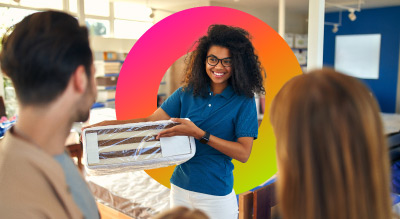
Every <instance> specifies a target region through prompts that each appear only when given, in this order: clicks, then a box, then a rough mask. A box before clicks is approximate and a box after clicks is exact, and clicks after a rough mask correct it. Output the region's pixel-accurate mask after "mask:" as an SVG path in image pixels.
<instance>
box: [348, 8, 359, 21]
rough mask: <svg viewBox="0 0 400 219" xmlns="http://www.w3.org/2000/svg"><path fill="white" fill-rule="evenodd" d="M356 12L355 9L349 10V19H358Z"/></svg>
mask: <svg viewBox="0 0 400 219" xmlns="http://www.w3.org/2000/svg"><path fill="white" fill-rule="evenodd" d="M354 12H355V11H354V9H349V19H350V20H351V21H355V20H356V19H357V16H356V14H355V13H354Z"/></svg>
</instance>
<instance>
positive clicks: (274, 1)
mask: <svg viewBox="0 0 400 219" xmlns="http://www.w3.org/2000/svg"><path fill="white" fill-rule="evenodd" d="M125 1H135V2H145V3H146V4H148V5H150V6H151V7H154V8H159V9H166V10H174V9H175V10H174V11H179V10H182V9H185V6H187V5H196V6H203V5H205V2H208V1H206V0H125ZM358 1H359V0H327V1H326V2H327V3H333V4H339V5H343V6H347V7H353V8H354V7H357V3H358ZM308 2H309V1H308V0H286V3H285V4H286V8H287V9H288V10H290V11H296V12H299V13H308ZM361 2H362V4H361V10H362V9H366V8H379V7H389V6H400V0H361ZM227 4H229V5H232V6H236V7H235V8H239V7H246V8H250V7H254V8H262V7H266V8H277V7H278V4H279V0H211V5H214V6H218V5H227ZM326 10H327V11H338V10H340V9H339V8H337V7H330V6H328V4H326Z"/></svg>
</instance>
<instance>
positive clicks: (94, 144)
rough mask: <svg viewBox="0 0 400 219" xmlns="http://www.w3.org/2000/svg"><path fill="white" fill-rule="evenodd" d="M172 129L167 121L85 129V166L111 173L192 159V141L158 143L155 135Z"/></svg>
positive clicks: (181, 138) (179, 138) (176, 139)
mask: <svg viewBox="0 0 400 219" xmlns="http://www.w3.org/2000/svg"><path fill="white" fill-rule="evenodd" d="M176 125H179V123H174V122H172V121H169V120H167V121H157V122H142V123H131V124H124V125H112V126H102V127H94V128H89V129H85V130H84V132H83V147H84V155H85V156H84V160H85V163H86V164H85V166H86V167H87V168H89V169H90V168H94V169H98V168H104V169H107V168H108V169H110V168H111V169H112V168H118V167H119V166H123V167H126V166H140V167H141V169H146V168H148V169H152V168H158V167H161V166H160V165H162V166H169V165H173V164H179V163H182V162H184V161H186V160H188V159H190V158H191V157H193V155H194V152H195V145H194V139H193V137H188V136H175V137H171V138H168V139H167V138H165V139H166V140H165V139H164V138H163V139H161V141H160V139H156V136H157V134H158V133H159V132H161V131H162V130H165V129H168V128H172V127H174V126H176ZM162 142H164V143H162ZM162 144H163V145H162ZM163 148H164V150H163Z"/></svg>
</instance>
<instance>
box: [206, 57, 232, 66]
mask: <svg viewBox="0 0 400 219" xmlns="http://www.w3.org/2000/svg"><path fill="white" fill-rule="evenodd" d="M206 58H207V63H208V64H209V65H211V66H216V65H218V63H219V61H221V64H222V65H223V66H224V67H231V66H232V59H231V58H224V59H219V58H217V57H215V56H213V55H210V56H207V57H206Z"/></svg>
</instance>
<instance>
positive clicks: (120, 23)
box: [114, 20, 153, 39]
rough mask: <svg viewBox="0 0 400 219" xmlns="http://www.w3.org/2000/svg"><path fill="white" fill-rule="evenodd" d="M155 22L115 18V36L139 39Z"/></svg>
mask: <svg viewBox="0 0 400 219" xmlns="http://www.w3.org/2000/svg"><path fill="white" fill-rule="evenodd" d="M151 26H153V23H150V22H140V21H127V20H115V21H114V36H115V37H116V38H128V39H139V38H140V36H142V35H143V34H144V33H145V32H146V31H147V30H148V29H149V28H150V27H151Z"/></svg>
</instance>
